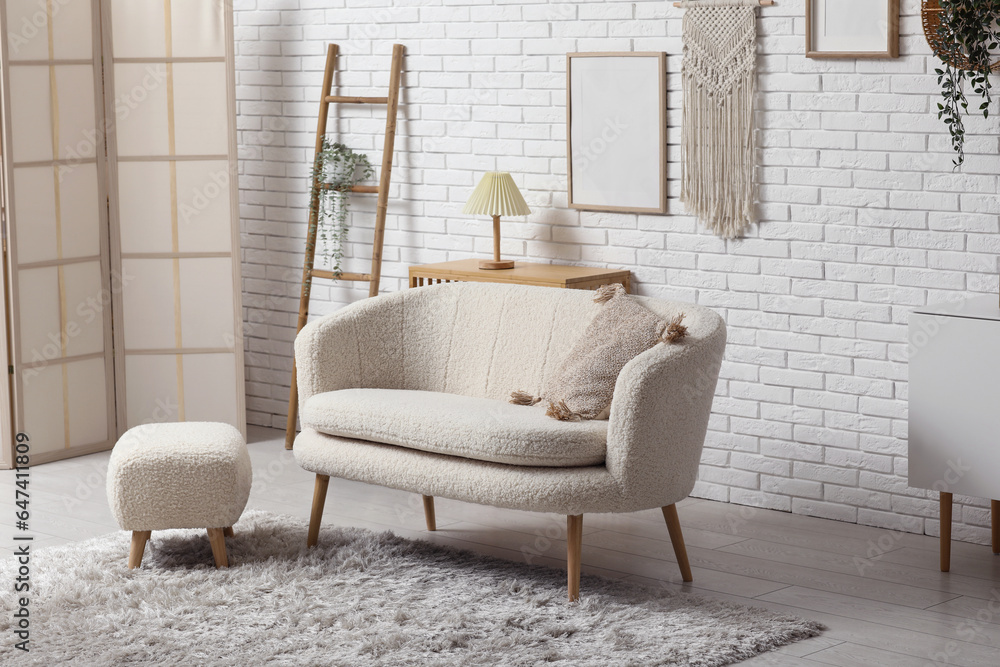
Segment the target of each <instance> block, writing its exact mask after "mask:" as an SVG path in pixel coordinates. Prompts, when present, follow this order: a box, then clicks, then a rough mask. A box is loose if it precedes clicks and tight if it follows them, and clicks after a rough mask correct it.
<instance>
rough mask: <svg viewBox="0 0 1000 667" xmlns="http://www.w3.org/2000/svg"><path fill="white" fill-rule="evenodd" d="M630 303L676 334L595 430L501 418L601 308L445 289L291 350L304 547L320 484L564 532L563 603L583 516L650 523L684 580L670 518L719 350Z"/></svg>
mask: <svg viewBox="0 0 1000 667" xmlns="http://www.w3.org/2000/svg"><path fill="white" fill-rule="evenodd" d="M635 298H638V299H639V301H640V302H641V303H642V304H643V305H645V306H646V307H647V308H649V309H651V310H653V311H655V312H656V313H658V314H660V315H661V316H663V317H664V318H666V319H669V318H671V317H673V316H674V315H676V314H677V313H681V312H683V313H684V314H685V319H684V324H685V325H686V326H687V327H688V335H687V336H686V337H685V338H684V339H682V340H681V341H679V342H677V343H673V344H666V343H664V344H659V345H656V346H655V347H653V348H652V349H650V350H648V351H646V352H644V353H643V354H641V355H639V356H638V357H636V358H635V359H633V360H632V361H631V362H629V363H628V364H627V365H626V366H625V368H624V369H623V370H622V372H621V374H620V375H619V377H618V381H617V385H616V387H615V394H614V401H613V403H612V406H611V415H610V418H609V419H608V420H602V421H583V422H562V421H557V420H555V419H552V418H550V417H547V416H546V415H545V403H544V402H543V403H542V404H539V405H537V406H531V407H528V406H520V405H512V404H510V403H508V401H507V399H508V396H509V395H510V393H511V392H512V391H514V390H522V391H526V392H528V393H530V394H533V395H539V394H544V393H545V389H546V387H547V383H548V382H549V381H550V380H551V378H552V376H553V374H554V373H555V371H556V369H557V368H558V366H559V364H560V362H561V360H562V359H563V358H564V357H565V356H566V355H567V354H568V352H569V351H570V349H571V348H572V346H573V345H574V343H575V342H576V341H577V340H578V339H579V338H580V336H581V335H582V333H583V331H584V329H585V328H586V327H587V325H588V324H589V322H590V320H591V319H592V317H593V315H594V314H595V313H596V312H597V309H598V308H600V305H598V304H594V303H593V301H592V299H593V293H592V292H588V291H582V290H568V289H566V290H563V289H554V288H547V287H532V286H523V285H502V284H493V283H451V284H442V285H435V286H430V287H421V288H416V289H410V290H405V291H400V292H396V293H393V294H387V295H383V296H378V297H375V298H371V299H366V300H364V301H360V302H358V303H355V304H352V305H350V306H347V307H346V308H343V309H342V310H340V311H338V312H336V313H334V314H332V315H328V316H326V317H323V318H321V319H318V320H316V321H314V322H312V323H310V324H309V325H308V326H306V327H305V328H304V329H302V331H301V332H300V333H299V335H298V338H296V341H295V361H296V365H297V368H298V377H299V405H300V406H301V424H302V432H301V433H300V434H299V435H298V437H297V438H296V439H295V444H294V452H295V458H296V460H297V461H298V463H299V465H300V466H302V467H303V468H304V469H306V470H309V471H311V472H314V473H316V486H315V494H314V498H313V510H312V520H311V523H310V531H309V538H308V539H309V544H310V545H314V544H315V543H316V540H317V538H318V533H319V526H320V522H321V519H322V513H323V505H324V501H325V497H326V490H327V485H328V482H329V478H330V477H331V476H333V477H339V478H344V479H352V480H357V481H361V482H367V483H371V484H379V485H383V486H388V487H392V488H396V489H402V490H405V491H411V492H414V493H419V494H422V495H423V496H424V506H425V510H426V511H427V524H428V528H429V529H431V530H433V529H434V516H433V497H434V496H444V497H446V498H453V499H456V500H463V501H467V502H473V503H480V504H485V505H493V506H497V507H507V508H512V509H519V510H532V511H539V512H556V513H560V514H565V515H567V517H568V520H567V526H568V565H569V568H568V570H569V574H568V581H569V594H570V599H575V598H576V597H577V596H578V591H579V563H580V560H579V555H580V542H581V528H582V515H583V514H586V513H590V512H632V511H637V510H644V509H650V508H656V507H660V508H663V514H664V517H665V518H666V520H667V525H668V529H669V531H670V536H671V540H672V543H673V546H674V551H675V554H676V556H677V560H678V563H679V565H680V567H681V572H682V575H683V578H684V580H685V581H690V580H691V572H690V567H689V566H688V563H687V555H686V551H685V549H684V543H683V538H682V537H681V532H680V524H679V523H678V521H677V513H676V508H675V507H674V503H676V502H678V501H680V500H682V499H684V498H685V497H687V495H688V494H689V493H690V492H691V489H692V487H693V485H694V483H695V479H696V476H697V473H698V464H699V461H700V458H701V451H702V446H703V443H704V438H705V431H706V429H707V425H708V419H709V414H710V412H711V409H712V398H713V396H714V393H715V386H716V382H717V380H718V374H719V367H720V365H721V363H722V356H723V351H724V348H725V343H726V329H725V325H724V323H723V321H722V319H721V318H720V317H719V316H718V315H717V314H716V313H714V312H712V311H711V310H708V309H706V308H702V307H699V306H695V305H692V304H687V303H675V302H668V301H661V300H657V299H652V298H642V297H635Z"/></svg>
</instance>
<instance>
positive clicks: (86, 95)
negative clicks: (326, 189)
mask: <svg viewBox="0 0 1000 667" xmlns="http://www.w3.org/2000/svg"><path fill="white" fill-rule="evenodd" d="M0 21H2V22H3V26H2V27H3V35H4V43H3V67H2V77H3V101H4V104H3V115H4V142H3V151H4V160H3V166H4V184H5V186H6V187H5V190H6V199H5V206H6V213H7V224H6V227H7V229H8V231H9V248H8V256H7V265H8V268H7V282H8V285H7V312H8V322H9V330H10V338H11V341H10V355H11V359H10V362H9V364H10V365H11V366H12V373H13V375H12V383H11V384H12V397H13V400H12V402H11V406H12V412H13V421H14V427H15V429H16V430H17V431H25V432H27V433H28V434H29V436H30V437H31V444H32V461H33V462H41V461H44V460H50V459H55V458H62V457H65V456H71V455H77V454H81V453H85V452H87V451H96V450H99V449H106V448H107V447H109V446H110V445H111V444H112V443H113V442H114V440H115V439H116V438H117V437H118V435H120V434H121V433H122V432H123V431H124V430H125V429H127V428H129V427H131V426H134V425H136V424H140V423H146V422H151V421H184V420H213V421H225V422H229V423H232V424H235V425H237V426H238V427H240V428H241V429H244V428H245V425H244V416H243V400H244V399H243V366H242V339H241V336H240V335H239V334H240V323H241V313H240V299H239V292H240V290H239V262H238V259H239V257H238V225H237V222H236V218H235V212H236V205H235V193H236V176H235V128H234V126H233V123H234V118H235V107H234V101H233V94H232V93H233V79H232V71H233V62H232V58H233V55H232V33H231V25H232V17H231V8H230V7H228V3H224V2H222V1H221V0H104V1H101V0H0ZM102 62H103V63H104V66H103V68H102ZM4 439H5V440H8V439H9V434H8V433H4Z"/></svg>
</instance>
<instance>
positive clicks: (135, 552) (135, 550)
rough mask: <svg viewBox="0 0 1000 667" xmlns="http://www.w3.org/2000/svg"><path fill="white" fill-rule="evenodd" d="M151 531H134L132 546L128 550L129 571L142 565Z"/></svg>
mask: <svg viewBox="0 0 1000 667" xmlns="http://www.w3.org/2000/svg"><path fill="white" fill-rule="evenodd" d="M150 533H151V531H148V530H133V531H132V545H131V546H130V547H129V550H128V569H130V570H134V569H135V568H137V567H139V566H140V565H142V554H143V552H144V551H146V541H147V540H149V535H150Z"/></svg>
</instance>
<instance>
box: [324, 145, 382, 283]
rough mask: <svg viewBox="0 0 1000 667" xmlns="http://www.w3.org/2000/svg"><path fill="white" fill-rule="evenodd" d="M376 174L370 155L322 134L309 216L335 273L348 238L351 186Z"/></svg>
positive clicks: (339, 268)
mask: <svg viewBox="0 0 1000 667" xmlns="http://www.w3.org/2000/svg"><path fill="white" fill-rule="evenodd" d="M374 174H375V170H374V169H373V168H372V165H371V162H369V161H368V156H367V155H364V154H363V153H355V152H354V151H352V150H351V149H350V148H348V147H347V146H345V145H344V144H341V143H335V142H332V141H331V140H330V138H329V137H323V146H322V150H321V151H320V152H319V154H318V155H317V156H316V161H315V162H314V163H313V168H312V192H311V197H310V202H311V206H312V207H313V208H312V210H310V211H309V213H310V220H315V224H316V232H317V234H316V236H317V237H318V238H319V241H320V243H321V245H322V247H323V249H324V251H325V252H324V256H325V257H326V259H327V263H328V264H329V266H330V270H331V271H332V272H333V274H334V275H336V276H340V274H341V273H342V271H341V267H340V264H341V261H342V260H343V258H344V244H345V243H346V242H347V215H348V212H349V197H350V194H351V187H352V186H354V185H357V184H358V183H360V182H362V181H366V180H368V179H370V178H371V177H372V176H373V175H374Z"/></svg>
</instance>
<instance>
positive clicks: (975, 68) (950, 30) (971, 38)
mask: <svg viewBox="0 0 1000 667" xmlns="http://www.w3.org/2000/svg"><path fill="white" fill-rule="evenodd" d="M998 19H1000V0H939V1H938V0H924V6H923V21H924V33H925V34H926V36H927V41H928V42H929V43H930V45H931V48H932V49H933V50H934V53H935V54H936V55H937V56H938V57H939V58H940V59H941V61H942V63H943V64H944V67H942V68H939V69H935V70H934V71H935V72H936V73H937V75H938V85H940V86H941V96H942V97H943V98H944V101H943V102H941V103H938V118H940V119H942V120H944V122H945V125H947V126H948V131H949V132H950V133H951V145H952V148H954V149H955V153H956V154H957V155H956V157H955V159H954V164H955V168H956V169H957V168H959V167H960V166H962V163H964V162H965V123H964V119H963V116H964V115H965V114H968V113H969V99H968V98H967V97H966V95H965V83H966V81H968V82H969V83H970V84H971V85H972V91H973V92H974V93H975V95H977V96H978V97H980V98H982V102H981V103H980V104H979V108H978V110H977V112H978V113H982V114H983V117H985V118H989V117H990V104H991V103H992V101H993V97H992V86H991V84H990V72H991V71H992V70H993V69H994V68H995V67H997V66H1000V63H998V65H994V64H993V57H994V56H993V53H991V52H995V51H996V50H997V48H998V46H1000V26H998V24H997V20H998Z"/></svg>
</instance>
